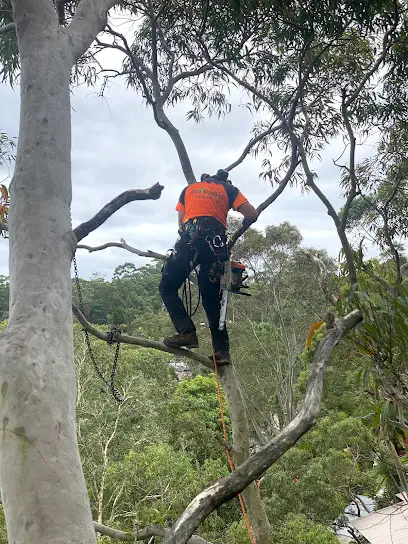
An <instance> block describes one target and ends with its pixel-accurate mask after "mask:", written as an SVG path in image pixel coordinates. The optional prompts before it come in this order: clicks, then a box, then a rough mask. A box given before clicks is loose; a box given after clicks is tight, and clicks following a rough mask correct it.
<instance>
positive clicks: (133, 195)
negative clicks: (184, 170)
mask: <svg viewBox="0 0 408 544" xmlns="http://www.w3.org/2000/svg"><path fill="white" fill-rule="evenodd" d="M163 189H164V187H163V185H160V183H156V184H155V185H153V186H152V187H150V188H149V189H133V190H130V191H125V192H124V193H122V194H120V195H119V196H117V197H116V198H114V199H113V200H111V202H109V203H108V204H106V206H104V207H103V208H102V209H101V210H100V211H99V212H98V213H97V214H96V215H94V216H93V217H92V219H89V221H86V222H85V223H81V224H80V225H78V227H76V228H75V229H74V234H75V236H76V239H77V241H78V242H80V241H81V240H82V239H83V238H85V237H86V236H88V234H90V233H91V232H93V231H94V230H96V229H97V228H98V227H100V226H101V225H102V224H103V223H105V221H106V220H107V219H109V217H111V215H113V214H114V213H115V212H117V211H118V210H119V209H120V208H122V207H123V206H125V205H126V204H129V202H133V201H135V200H157V199H158V198H160V196H161V193H162V191H163Z"/></svg>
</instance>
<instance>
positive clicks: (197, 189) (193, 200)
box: [176, 181, 248, 227]
mask: <svg viewBox="0 0 408 544" xmlns="http://www.w3.org/2000/svg"><path fill="white" fill-rule="evenodd" d="M245 202H248V200H247V199H246V198H245V196H244V195H243V194H242V193H241V191H240V190H239V189H237V188H236V187H234V186H233V185H231V184H230V183H223V182H219V181H210V182H209V181H201V182H200V183H193V184H192V185H189V186H188V187H186V188H185V189H183V191H182V193H181V195H180V198H179V201H178V204H177V206H176V210H177V211H182V212H184V217H183V223H187V221H189V220H190V219H195V218H196V217H214V219H217V221H219V222H220V223H222V224H223V225H224V227H226V226H227V215H228V210H230V209H231V208H232V209H233V210H237V209H238V208H239V207H240V206H242V204H245Z"/></svg>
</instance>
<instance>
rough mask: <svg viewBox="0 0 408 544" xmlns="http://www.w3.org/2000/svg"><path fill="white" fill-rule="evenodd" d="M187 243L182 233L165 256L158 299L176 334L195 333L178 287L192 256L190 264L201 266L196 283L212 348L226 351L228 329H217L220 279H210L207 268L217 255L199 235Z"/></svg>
mask: <svg viewBox="0 0 408 544" xmlns="http://www.w3.org/2000/svg"><path fill="white" fill-rule="evenodd" d="M188 242H189V237H188V235H186V234H183V235H182V237H181V240H180V241H179V242H177V244H176V252H175V253H174V254H173V255H171V256H170V257H169V258H168V259H167V261H166V264H165V265H164V267H163V272H162V278H161V281H160V287H159V290H160V295H161V298H162V300H163V302H164V305H165V306H166V308H167V311H168V312H169V315H170V318H171V320H172V322H173V325H174V327H175V329H176V331H177V332H178V333H179V334H182V333H186V332H194V331H195V330H196V328H195V325H194V323H193V321H192V320H191V318H190V316H189V315H188V314H187V311H186V309H185V307H184V304H183V302H182V301H181V299H180V297H179V295H178V290H179V289H180V287H181V286H182V285H183V283H184V281H185V279H186V278H188V276H189V274H190V272H191V269H192V265H191V262H192V260H193V259H194V258H195V259H194V264H193V266H194V267H195V266H196V265H200V270H199V273H198V286H199V289H200V293H201V298H202V303H203V307H204V310H205V313H206V315H207V319H208V325H209V327H210V331H211V336H212V341H213V346H214V349H215V351H228V350H229V340H228V332H227V329H226V328H224V330H222V331H220V330H219V320H220V303H221V294H220V279H219V277H217V278H214V277H213V275H211V277H212V279H215V281H210V270H211V268H212V267H213V266H214V264H215V263H216V261H217V257H216V256H215V255H214V253H213V251H212V250H211V248H210V246H209V244H208V243H207V242H206V241H205V239H203V238H198V239H197V240H195V241H194V245H193V246H190V245H189V243H188Z"/></svg>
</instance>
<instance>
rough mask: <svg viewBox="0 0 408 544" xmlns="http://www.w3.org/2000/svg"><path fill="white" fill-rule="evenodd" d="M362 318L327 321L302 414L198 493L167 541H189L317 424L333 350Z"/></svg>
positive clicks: (172, 543)
mask: <svg viewBox="0 0 408 544" xmlns="http://www.w3.org/2000/svg"><path fill="white" fill-rule="evenodd" d="M361 320H362V315H361V313H360V312H359V311H358V310H353V311H352V312H351V313H349V314H348V315H347V316H345V317H344V318H340V319H337V320H336V321H335V322H334V323H332V324H331V327H330V326H329V323H328V324H327V329H326V332H325V334H324V336H323V339H322V340H321V342H320V344H319V346H318V348H317V350H316V353H315V356H314V359H313V363H312V366H311V371H310V379H309V384H308V387H307V391H306V395H305V399H304V402H303V406H302V408H301V410H300V412H299V413H298V415H297V416H296V417H295V418H294V419H293V420H292V421H291V422H290V423H289V425H287V426H286V427H285V428H284V429H283V430H282V431H281V432H280V433H279V434H278V435H276V436H275V437H274V438H273V440H272V441H270V442H268V444H266V446H264V447H262V448H261V449H260V450H258V451H257V453H255V454H254V455H253V456H252V457H250V458H249V459H248V460H247V461H245V462H244V463H243V464H242V465H240V466H239V467H238V468H237V469H236V470H235V471H234V472H232V473H231V474H230V475H229V476H227V477H226V478H221V479H220V480H218V481H217V482H216V483H214V484H213V485H211V486H210V487H208V488H207V489H205V490H204V491H202V492H201V493H200V494H199V495H197V496H196V497H195V498H194V499H193V500H192V501H191V503H190V504H189V505H188V507H187V508H186V510H185V511H184V513H183V514H182V515H181V516H180V518H179V519H178V520H177V522H176V523H175V525H174V526H173V529H172V531H171V533H170V535H169V536H168V537H167V538H166V539H165V541H164V543H163V544H186V542H187V541H188V539H189V538H190V536H191V535H192V534H193V532H194V531H195V530H196V528H197V527H198V526H199V525H200V523H202V522H203V521H204V520H205V519H206V518H207V516H209V514H211V512H213V511H214V510H215V509H216V508H217V507H218V506H220V505H221V504H223V503H224V502H226V501H228V500H229V499H231V498H233V497H234V496H236V495H237V493H239V492H241V491H242V490H243V489H245V488H246V487H247V486H248V485H249V484H250V483H251V482H252V481H254V480H255V479H256V478H259V477H260V476H261V475H262V474H263V473H264V472H265V471H266V470H267V469H268V468H269V467H270V466H271V465H272V464H273V463H275V462H276V461H277V460H278V459H279V458H280V457H282V455H283V454H284V453H285V452H286V451H287V450H288V449H289V448H291V447H292V446H293V445H294V444H295V443H296V442H297V441H298V440H299V439H300V438H301V437H302V436H303V435H304V434H305V433H306V432H307V431H308V430H309V429H310V428H311V427H312V426H313V425H314V424H315V422H316V417H317V415H318V413H319V410H320V403H321V398H322V393H323V382H324V375H325V371H326V367H327V364H328V362H329V359H330V356H331V354H332V352H333V349H334V348H335V347H336V345H337V344H338V343H339V342H340V340H341V339H342V337H343V336H344V335H345V334H346V333H347V332H348V331H349V330H351V329H353V328H354V327H355V326H356V325H357V324H358V323H360V321H361Z"/></svg>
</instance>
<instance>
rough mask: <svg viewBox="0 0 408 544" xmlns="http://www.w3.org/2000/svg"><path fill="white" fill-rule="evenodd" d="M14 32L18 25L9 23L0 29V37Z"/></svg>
mask: <svg viewBox="0 0 408 544" xmlns="http://www.w3.org/2000/svg"><path fill="white" fill-rule="evenodd" d="M12 30H16V25H15V24H14V23H9V24H7V25H4V26H1V27H0V35H1V34H6V33H7V32H11V31H12Z"/></svg>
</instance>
